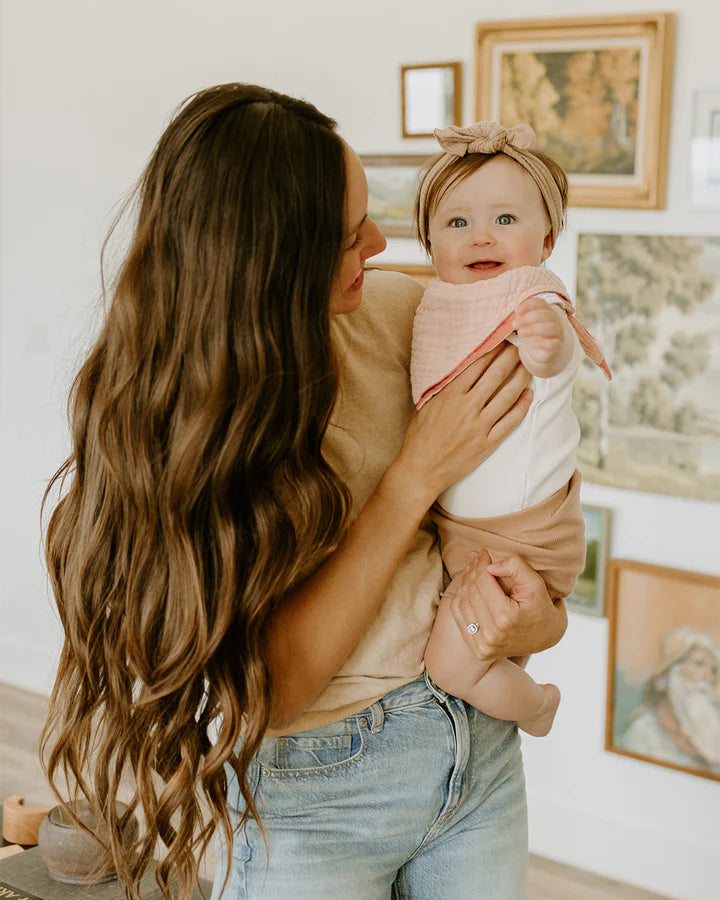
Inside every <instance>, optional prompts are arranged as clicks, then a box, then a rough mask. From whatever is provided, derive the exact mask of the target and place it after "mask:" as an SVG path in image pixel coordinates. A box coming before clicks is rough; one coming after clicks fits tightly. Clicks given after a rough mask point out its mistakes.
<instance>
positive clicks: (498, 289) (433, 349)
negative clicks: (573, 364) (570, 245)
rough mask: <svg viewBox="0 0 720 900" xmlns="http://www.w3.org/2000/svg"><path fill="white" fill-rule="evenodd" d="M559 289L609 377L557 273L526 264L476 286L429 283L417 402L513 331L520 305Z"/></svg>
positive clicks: (414, 367)
mask: <svg viewBox="0 0 720 900" xmlns="http://www.w3.org/2000/svg"><path fill="white" fill-rule="evenodd" d="M543 293H554V294H557V295H558V296H559V297H560V299H561V301H562V307H563V309H564V310H565V312H566V313H567V317H568V319H569V321H570V324H571V325H572V327H573V328H574V329H575V332H576V333H577V336H578V340H579V341H580V345H581V347H582V348H583V350H584V351H585V353H586V355H587V356H588V357H589V358H590V359H591V360H592V361H593V362H594V363H595V364H596V365H597V366H599V367H600V368H601V369H602V371H603V372H604V373H605V375H606V377H607V378H608V379H610V378H611V377H612V375H611V374H610V369H609V367H608V364H607V363H606V362H605V359H604V357H603V354H602V351H601V350H600V347H599V346H598V345H597V342H596V341H595V339H594V338H593V337H592V335H591V334H590V332H589V331H588V330H587V329H586V328H585V327H584V325H582V324H581V323H580V322H579V321H578V320H577V319H576V318H575V307H574V306H573V304H572V303H571V302H570V298H569V297H568V294H567V290H566V289H565V285H564V284H563V283H562V281H561V280H560V279H559V278H558V277H557V275H555V274H553V273H552V272H549V271H548V270H547V269H542V268H540V267H536V266H521V267H520V268H517V269H511V270H510V271H509V272H503V273H502V275H498V276H497V277H496V278H490V279H487V280H486V281H477V282H475V283H474V284H448V283H447V282H444V281H440V279H439V278H436V279H434V280H433V281H431V282H430V284H429V285H428V286H427V288H426V290H425V294H424V296H423V299H422V302H421V304H420V306H419V308H418V310H417V313H416V314H415V322H414V325H413V346H412V362H411V365H410V377H411V381H412V395H413V402H414V403H415V404H416V406H417V407H418V409H419V408H420V407H421V406H422V405H423V404H424V403H426V402H427V401H428V400H429V399H430V398H431V397H434V396H435V394H437V393H438V391H440V390H442V388H444V387H445V385H446V384H448V383H449V382H450V381H452V380H453V378H456V377H457V376H458V375H459V374H460V373H461V372H463V371H464V370H465V369H466V368H467V367H468V366H469V365H470V363H472V362H474V361H475V360H476V359H479V358H480V357H481V356H482V355H483V354H484V353H487V352H488V351H489V350H492V349H493V347H496V346H497V345H498V344H499V343H500V342H501V341H503V340H505V338H506V337H507V336H508V335H509V334H512V332H513V327H512V320H513V314H514V312H515V309H516V308H517V307H518V306H519V305H520V304H521V303H522V302H523V300H527V299H528V298H529V297H534V296H535V295H536V294H543Z"/></svg>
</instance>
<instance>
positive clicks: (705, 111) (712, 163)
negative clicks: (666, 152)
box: [690, 91, 720, 209]
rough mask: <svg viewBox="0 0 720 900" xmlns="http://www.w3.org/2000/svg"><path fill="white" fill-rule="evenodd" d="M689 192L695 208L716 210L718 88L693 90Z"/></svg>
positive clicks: (719, 188) (719, 200) (719, 186)
mask: <svg viewBox="0 0 720 900" xmlns="http://www.w3.org/2000/svg"><path fill="white" fill-rule="evenodd" d="M690 195H691V198H692V205H693V206H695V207H697V208H698V209H720V91H697V92H696V93H695V102H694V110H693V133H692V146H691V148H690Z"/></svg>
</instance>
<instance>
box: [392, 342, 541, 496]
mask: <svg viewBox="0 0 720 900" xmlns="http://www.w3.org/2000/svg"><path fill="white" fill-rule="evenodd" d="M529 381H530V375H529V374H528V372H527V371H526V370H525V369H524V368H523V366H522V364H521V363H520V358H519V355H518V351H517V348H515V347H513V346H512V344H507V343H505V344H503V345H501V346H498V347H497V348H495V349H494V350H492V351H490V352H489V353H487V354H485V356H483V357H481V358H480V359H478V360H476V361H475V362H474V363H472V364H471V365H470V366H468V367H467V369H465V371H464V372H461V373H460V375H458V376H457V378H455V379H453V381H451V382H450V383H449V384H448V385H447V387H445V388H443V390H442V391H440V392H439V393H438V394H436V395H435V396H434V397H433V398H432V399H431V400H429V401H428V402H427V403H426V404H425V405H424V406H423V407H422V409H421V410H420V411H419V412H416V413H415V414H414V415H413V417H412V419H411V420H410V424H409V426H408V429H407V432H406V435H405V440H404V442H403V446H402V449H401V450H400V453H399V454H398V456H397V458H396V460H395V461H394V462H393V464H392V466H391V467H390V470H388V473H387V475H388V476H389V479H388V480H392V481H393V483H394V484H395V485H397V483H398V479H400V481H401V483H402V485H403V490H402V491H401V493H402V494H403V495H404V496H405V497H406V498H407V499H408V500H413V501H416V502H417V503H418V504H420V505H423V506H424V509H423V514H424V512H425V511H427V509H429V507H430V506H431V505H432V504H433V503H434V502H435V500H436V499H437V497H438V495H439V494H441V493H442V492H443V491H444V490H445V488H448V487H450V485H451V484H454V483H455V482H456V481H459V480H460V479H461V478H463V477H464V476H465V475H467V474H468V473H469V472H471V471H472V470H473V469H474V468H476V467H477V466H478V465H480V463H481V462H482V461H483V460H485V459H487V457H488V456H490V454H491V453H492V452H493V451H494V450H495V449H496V448H497V447H498V446H499V445H500V444H501V443H502V441H504V440H505V438H506V437H507V436H508V435H509V434H510V432H511V431H513V430H514V429H515V428H517V426H518V425H519V424H520V422H522V420H523V419H524V418H525V415H526V414H527V411H528V409H529V408H530V403H531V401H532V392H531V391H529V390H526V388H527V386H528V383H529Z"/></svg>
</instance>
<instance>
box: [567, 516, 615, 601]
mask: <svg viewBox="0 0 720 900" xmlns="http://www.w3.org/2000/svg"><path fill="white" fill-rule="evenodd" d="M582 514H583V519H584V520H585V543H586V547H587V549H586V553H585V568H584V569H583V571H582V574H581V575H580V576H579V577H578V580H577V584H576V585H575V590H574V591H573V592H572V594H570V596H569V597H568V598H567V600H566V601H565V603H566V605H567V608H568V609H571V610H573V611H574V612H581V613H585V614H586V615H589V616H598V617H602V616H604V615H605V584H606V571H607V558H608V547H609V541H610V510H609V509H607V508H606V507H604V506H592V505H591V504H589V503H583V505H582Z"/></svg>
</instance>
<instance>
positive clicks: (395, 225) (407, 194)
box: [360, 154, 434, 237]
mask: <svg viewBox="0 0 720 900" xmlns="http://www.w3.org/2000/svg"><path fill="white" fill-rule="evenodd" d="M432 159H434V157H433V156H427V155H424V156H419V155H417V156H414V155H405V154H391V155H387V156H361V157H360V161H361V162H362V164H363V166H364V167H365V175H366V177H367V183H368V215H369V216H370V218H371V219H373V220H374V222H375V224H376V225H377V227H378V228H379V229H380V231H382V233H383V234H384V235H385V237H413V235H414V226H413V213H414V210H415V196H416V194H417V192H418V188H419V187H420V175H421V173H422V171H423V169H424V168H425V167H426V166H427V165H428V164H429V163H430V161H431V160H432Z"/></svg>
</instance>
